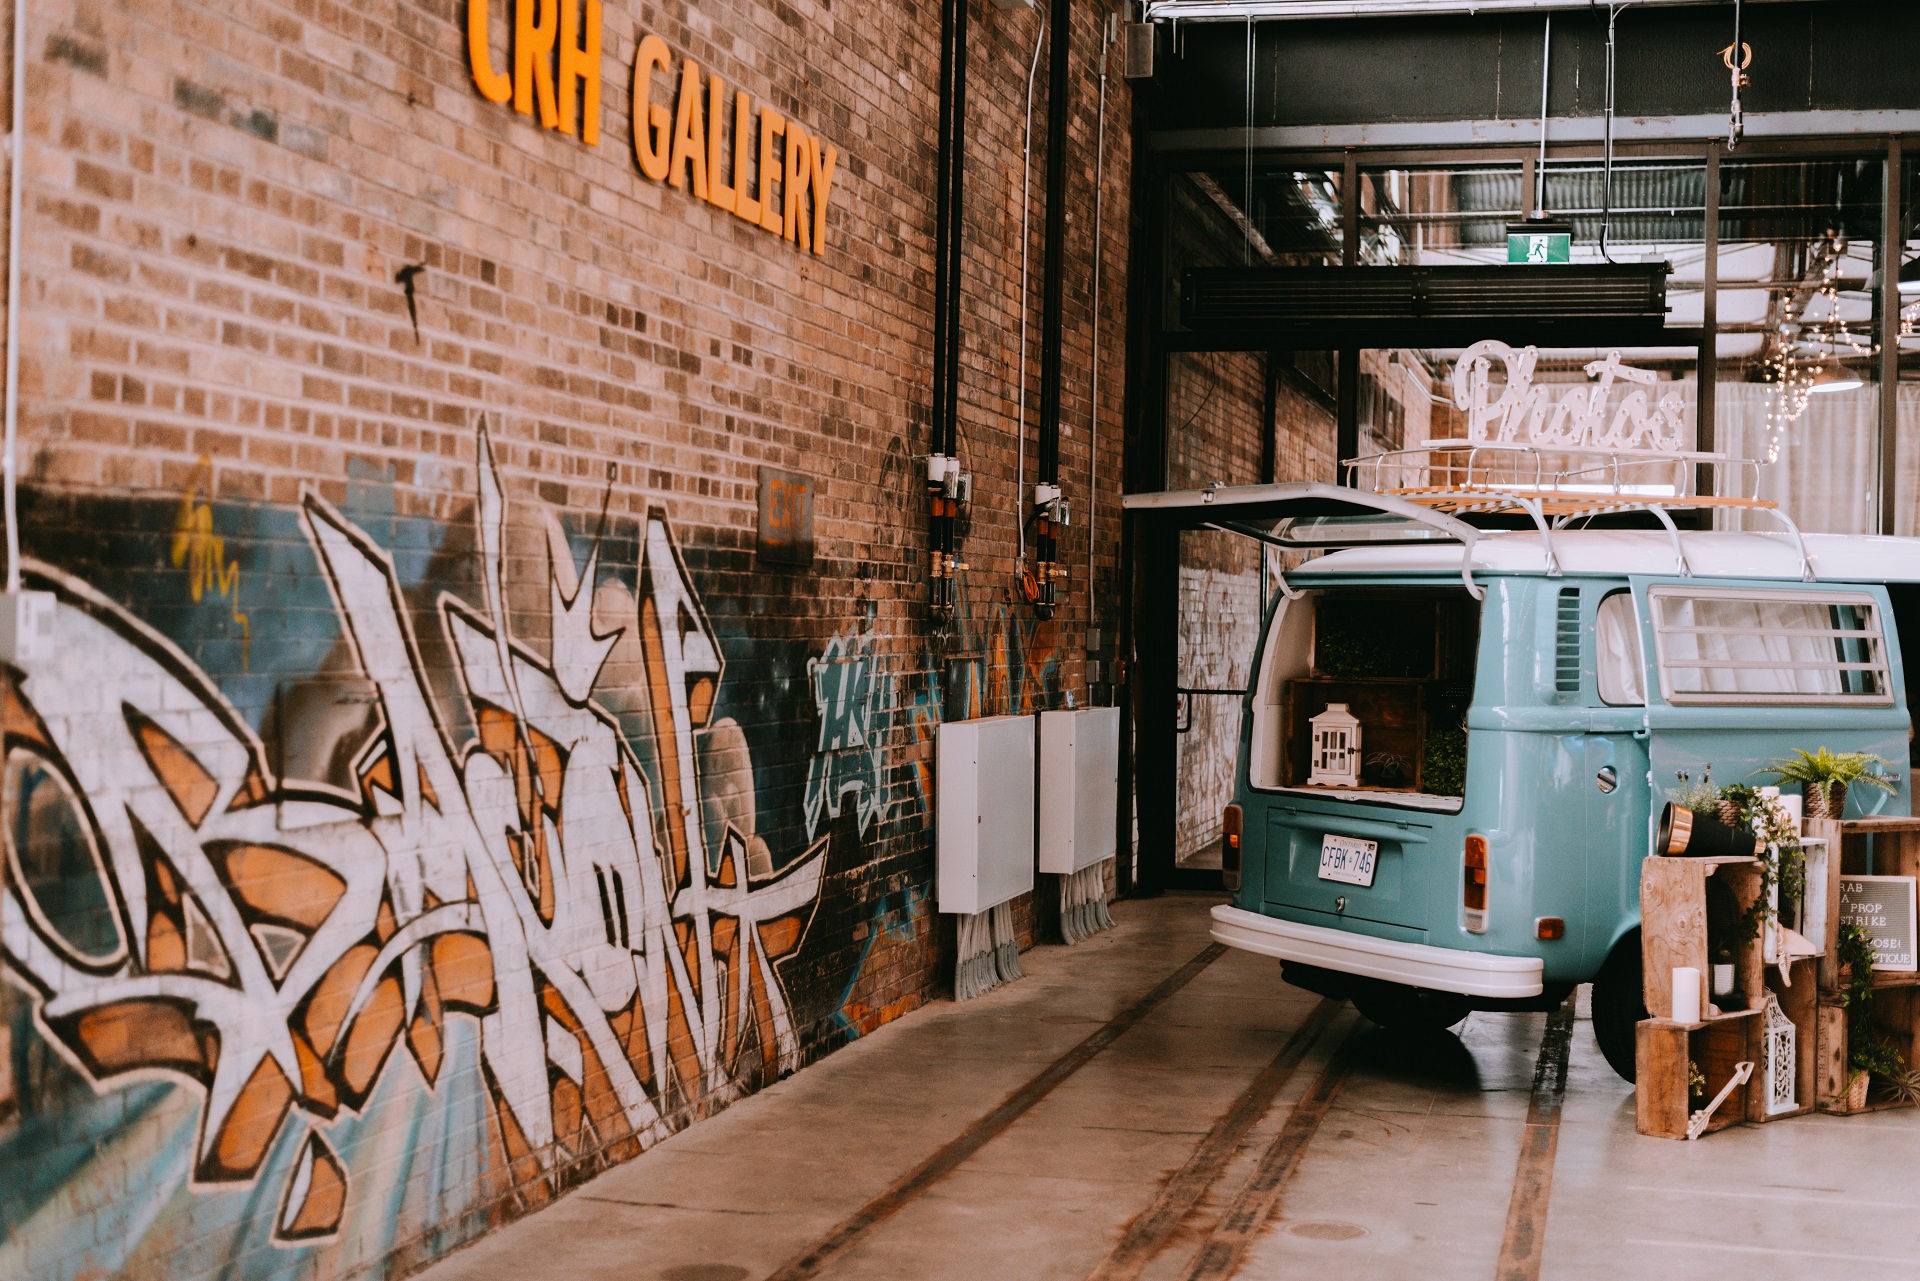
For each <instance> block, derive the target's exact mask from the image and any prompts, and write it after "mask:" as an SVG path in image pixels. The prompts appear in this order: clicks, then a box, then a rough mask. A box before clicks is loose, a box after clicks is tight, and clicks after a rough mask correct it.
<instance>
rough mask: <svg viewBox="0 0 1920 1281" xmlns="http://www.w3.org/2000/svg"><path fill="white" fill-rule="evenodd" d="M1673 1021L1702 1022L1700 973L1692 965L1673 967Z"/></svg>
mask: <svg viewBox="0 0 1920 1281" xmlns="http://www.w3.org/2000/svg"><path fill="white" fill-rule="evenodd" d="M1673 1021H1674V1022H1675V1023H1698V1022H1699V1021H1700V971H1699V970H1696V969H1694V968H1693V967H1692V966H1691V965H1676V966H1674V967H1673Z"/></svg>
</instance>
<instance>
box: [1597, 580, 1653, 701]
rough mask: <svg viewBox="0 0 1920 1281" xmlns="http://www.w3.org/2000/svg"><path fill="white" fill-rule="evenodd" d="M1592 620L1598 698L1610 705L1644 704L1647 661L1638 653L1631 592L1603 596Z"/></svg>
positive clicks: (1635, 620)
mask: <svg viewBox="0 0 1920 1281" xmlns="http://www.w3.org/2000/svg"><path fill="white" fill-rule="evenodd" d="M1593 624H1594V625H1593V633H1594V656H1593V657H1594V668H1595V676H1596V677H1597V678H1598V682H1599V686H1600V701H1601V702H1603V703H1606V704H1608V705H1609V706H1612V707H1644V706H1645V705H1646V702H1647V665H1646V662H1645V660H1644V659H1642V658H1641V656H1640V617H1639V615H1637V614H1635V613H1634V610H1633V593H1632V592H1614V593H1612V594H1610V595H1609V596H1607V597H1606V598H1605V599H1604V600H1602V601H1601V602H1600V611H1599V613H1598V614H1597V615H1596V616H1595V617H1594V620H1593Z"/></svg>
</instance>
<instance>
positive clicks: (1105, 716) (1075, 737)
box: [1040, 707, 1120, 876]
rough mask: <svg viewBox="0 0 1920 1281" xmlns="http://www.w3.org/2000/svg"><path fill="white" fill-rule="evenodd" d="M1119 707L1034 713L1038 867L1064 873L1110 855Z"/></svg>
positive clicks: (1112, 849)
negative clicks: (1037, 720)
mask: <svg viewBox="0 0 1920 1281" xmlns="http://www.w3.org/2000/svg"><path fill="white" fill-rule="evenodd" d="M1119 792H1120V709H1119V708H1117V707H1089V708H1083V709H1081V710H1079V711H1072V712H1042V713H1040V870H1041V871H1043V872H1049V873H1056V874H1058V875H1062V876H1065V875H1068V874H1070V873H1073V872H1077V871H1079V870H1080V869H1081V868H1084V867H1092V866H1093V865H1094V864H1095V863H1098V862H1100V861H1101V860H1103V859H1109V858H1112V857H1113V856H1114V853H1115V838H1116V832H1115V819H1114V813H1115V810H1116V808H1117V806H1118V804H1119V799H1120V797H1119Z"/></svg>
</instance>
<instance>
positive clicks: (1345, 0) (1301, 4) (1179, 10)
mask: <svg viewBox="0 0 1920 1281" xmlns="http://www.w3.org/2000/svg"><path fill="white" fill-rule="evenodd" d="M1628 3H1630V4H1632V6H1633V7H1634V8H1636V9H1646V8H1659V7H1668V6H1677V5H1693V6H1695V7H1701V6H1703V5H1712V4H1714V3H1716V0H1628ZM1754 3H1766V0H1754ZM1591 7H1593V6H1592V4H1591V3H1589V0H1148V3H1147V5H1146V16H1147V20H1148V21H1150V22H1167V21H1172V22H1246V21H1249V20H1252V21H1255V22H1286V21H1302V20H1306V19H1311V18H1383V17H1401V18H1414V17H1436V16H1441V15H1453V14H1481V13H1552V12H1555V11H1562V12H1564V11H1567V10H1575V9H1578V10H1585V9H1589V8H1591Z"/></svg>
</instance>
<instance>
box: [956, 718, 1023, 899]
mask: <svg viewBox="0 0 1920 1281" xmlns="http://www.w3.org/2000/svg"><path fill="white" fill-rule="evenodd" d="M934 775H935V787H936V789H937V790H936V792H935V798H936V799H935V812H936V824H937V826H936V832H935V834H936V838H937V847H936V848H937V856H938V864H939V867H938V878H937V886H936V892H937V897H938V900H939V902H938V905H939V909H940V910H941V911H942V912H953V913H957V914H960V915H963V916H974V915H977V914H979V913H981V912H984V911H986V910H987V909H988V908H990V907H995V906H997V905H999V904H1001V903H1004V902H1006V901H1007V900H1008V899H1010V898H1013V897H1014V896H1015V895H1019V894H1024V893H1026V892H1027V891H1028V890H1031V889H1032V888H1033V717H1031V716H990V717H987V718H985V719H983V720H975V721H951V722H948V723H947V724H945V725H942V726H941V727H940V729H939V733H938V736H937V737H936V738H935V739H934Z"/></svg>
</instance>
